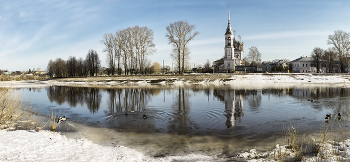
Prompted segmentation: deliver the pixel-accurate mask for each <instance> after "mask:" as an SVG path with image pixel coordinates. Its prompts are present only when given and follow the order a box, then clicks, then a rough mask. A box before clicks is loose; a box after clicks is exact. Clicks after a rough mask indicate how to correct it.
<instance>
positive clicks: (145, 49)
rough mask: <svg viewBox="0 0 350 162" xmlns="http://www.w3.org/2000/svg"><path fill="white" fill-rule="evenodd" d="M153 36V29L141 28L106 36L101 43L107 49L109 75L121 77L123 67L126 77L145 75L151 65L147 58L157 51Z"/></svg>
mask: <svg viewBox="0 0 350 162" xmlns="http://www.w3.org/2000/svg"><path fill="white" fill-rule="evenodd" d="M153 35H154V34H153V31H152V30H151V29H149V28H147V27H139V26H134V27H132V28H131V27H129V28H127V29H123V30H118V31H117V32H115V33H109V34H105V35H104V36H103V39H102V40H101V43H102V44H104V45H105V47H106V48H105V49H104V52H106V53H107V65H108V69H107V72H108V74H112V75H114V74H118V75H121V73H122V67H123V69H124V72H125V75H127V74H133V73H134V74H137V73H143V74H145V73H146V67H150V64H151V63H150V61H149V60H147V56H148V55H150V54H153V53H154V52H155V51H156V49H155V45H154V43H153Z"/></svg>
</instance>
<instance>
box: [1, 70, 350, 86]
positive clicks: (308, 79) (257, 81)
mask: <svg viewBox="0 0 350 162" xmlns="http://www.w3.org/2000/svg"><path fill="white" fill-rule="evenodd" d="M198 76H200V75H198ZM206 76H208V77H210V75H208V74H207V75H206ZM228 76H230V78H228V79H220V78H219V77H218V76H215V75H213V77H216V78H217V79H208V78H206V79H203V80H201V81H199V82H198V83H191V80H184V79H179V78H168V79H167V80H166V81H163V80H161V81H160V82H158V83H150V81H151V80H160V79H156V78H151V79H139V80H135V79H130V80H125V79H124V80H112V79H110V78H107V79H102V80H100V81H95V80H91V81H89V79H81V80H67V81H66V80H64V81H56V80H50V81H4V82H0V86H1V87H16V88H29V87H31V88H35V87H36V88H41V87H47V86H55V85H59V86H90V85H98V86H118V85H128V84H129V85H132V86H140V87H143V86H151V84H155V85H175V86H176V87H181V86H186V85H190V84H199V85H203V86H208V87H210V86H230V87H232V88H238V89H255V88H266V87H280V88H281V87H289V86H313V85H317V86H329V85H330V84H332V86H333V87H334V86H342V87H344V86H345V87H350V75H347V74H283V73H276V74H244V75H242V74H238V75H228ZM194 77H195V76H194Z"/></svg>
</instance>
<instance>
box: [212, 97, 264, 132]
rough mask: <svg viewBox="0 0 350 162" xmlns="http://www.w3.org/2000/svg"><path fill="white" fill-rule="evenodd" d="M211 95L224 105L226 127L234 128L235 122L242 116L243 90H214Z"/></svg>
mask: <svg viewBox="0 0 350 162" xmlns="http://www.w3.org/2000/svg"><path fill="white" fill-rule="evenodd" d="M213 93H214V96H215V97H217V98H218V99H219V100H220V101H223V102H224V103H225V113H226V114H224V115H225V116H226V118H227V120H226V122H225V124H226V127H227V128H230V127H232V126H235V122H236V120H237V119H241V118H242V117H243V115H244V107H243V98H244V94H245V93H246V92H245V91H244V90H214V92H213ZM253 98H254V97H253ZM260 102H261V100H260Z"/></svg>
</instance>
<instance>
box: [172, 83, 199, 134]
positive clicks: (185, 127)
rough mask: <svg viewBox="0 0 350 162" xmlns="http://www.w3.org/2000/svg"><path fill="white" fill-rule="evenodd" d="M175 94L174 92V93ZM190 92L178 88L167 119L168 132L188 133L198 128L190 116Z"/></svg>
mask: <svg viewBox="0 0 350 162" xmlns="http://www.w3.org/2000/svg"><path fill="white" fill-rule="evenodd" d="M175 95H176V94H175ZM189 99H190V94H189V90H188V89H184V88H179V89H178V94H177V95H176V97H175V98H174V101H173V104H172V105H171V108H172V110H173V113H172V116H171V117H169V120H168V133H176V134H188V133H189V132H195V131H196V130H198V129H199V126H198V124H197V123H196V122H195V121H193V120H192V119H191V118H190V116H189V112H190V102H189Z"/></svg>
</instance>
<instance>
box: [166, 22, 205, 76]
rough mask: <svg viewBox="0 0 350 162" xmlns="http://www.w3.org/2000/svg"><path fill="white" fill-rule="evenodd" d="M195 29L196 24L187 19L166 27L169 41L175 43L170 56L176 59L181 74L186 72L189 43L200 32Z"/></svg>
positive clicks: (176, 65)
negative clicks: (191, 23)
mask: <svg viewBox="0 0 350 162" xmlns="http://www.w3.org/2000/svg"><path fill="white" fill-rule="evenodd" d="M195 29H196V26H195V25H190V24H189V23H188V22H186V21H178V22H174V23H170V25H169V26H167V27H166V30H167V34H166V35H165V37H167V38H168V43H169V44H172V45H173V52H172V53H171V54H170V56H171V57H172V58H173V60H174V61H175V67H176V68H177V69H178V70H179V74H183V73H184V72H185V64H186V63H187V62H188V59H189V54H190V51H189V48H188V43H189V42H190V41H191V40H192V39H193V38H194V37H195V36H196V35H198V34H199V32H197V31H194V30H195Z"/></svg>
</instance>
